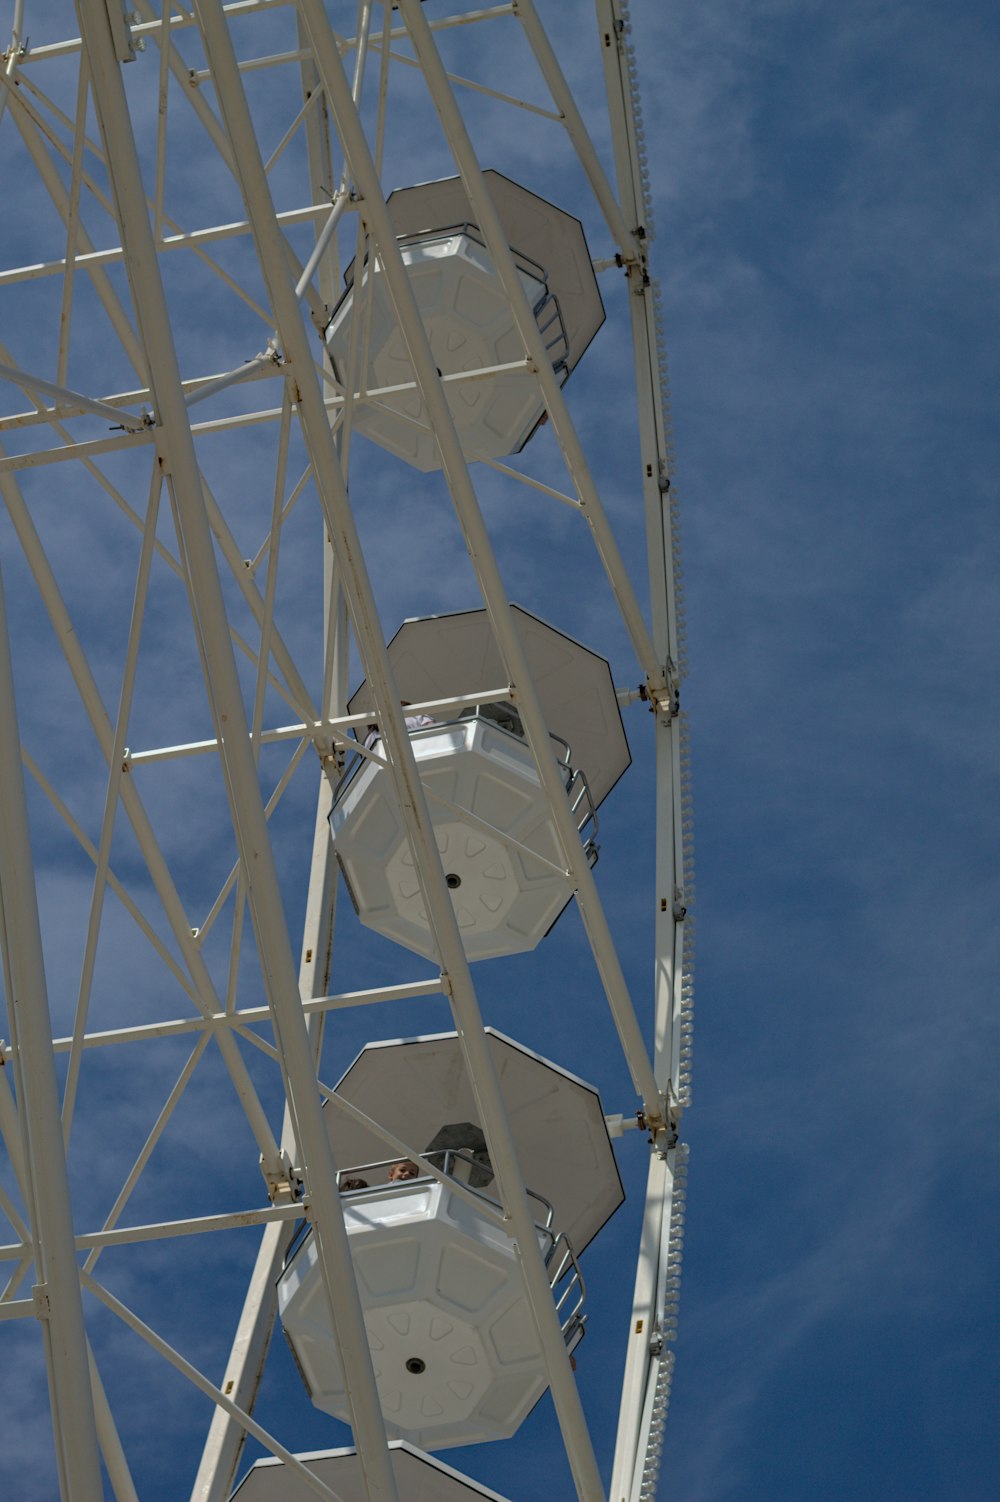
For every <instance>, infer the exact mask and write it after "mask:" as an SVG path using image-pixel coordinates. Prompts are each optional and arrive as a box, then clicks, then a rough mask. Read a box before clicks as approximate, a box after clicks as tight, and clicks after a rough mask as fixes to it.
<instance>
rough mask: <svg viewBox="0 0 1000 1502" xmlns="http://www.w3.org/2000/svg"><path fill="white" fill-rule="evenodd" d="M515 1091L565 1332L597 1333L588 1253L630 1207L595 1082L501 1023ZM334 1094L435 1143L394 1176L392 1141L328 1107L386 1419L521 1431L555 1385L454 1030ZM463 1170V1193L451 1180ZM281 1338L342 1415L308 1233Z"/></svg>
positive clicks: (505, 1075)
mask: <svg viewBox="0 0 1000 1502" xmlns="http://www.w3.org/2000/svg"><path fill="white" fill-rule="evenodd" d="M487 1031H488V1034H489V1037H490V1049H491V1052H492V1054H493V1059H494V1066H495V1068H496V1071H497V1074H498V1077H499V1080H500V1085H501V1090H502V1092H503V1097H504V1103H505V1106H506V1108H507V1112H508V1115H509V1118H510V1122H511V1129H512V1132H513V1134H514V1139H515V1143H516V1146H517V1151H518V1157H519V1159H520V1161H521V1167H522V1171H523V1172H524V1175H525V1179H526V1183H527V1187H528V1191H529V1195H530V1196H531V1201H532V1203H533V1204H534V1205H535V1206H537V1211H538V1214H537V1234H538V1239H539V1245H540V1247H541V1249H542V1252H543V1256H544V1257H545V1261H546V1266H547V1267H548V1269H549V1276H550V1282H551V1286H552V1289H553V1298H554V1299H555V1301H556V1305H557V1309H558V1312H559V1317H560V1323H561V1325H562V1329H563V1338H564V1340H565V1342H566V1345H567V1348H568V1349H569V1350H570V1351H572V1350H573V1349H574V1348H575V1346H576V1345H577V1344H578V1343H579V1341H580V1339H581V1338H582V1336H583V1333H584V1328H585V1320H586V1317H585V1315H584V1312H583V1300H584V1287H583V1281H582V1278H581V1276H580V1271H579V1266H578V1263H577V1255H578V1253H579V1252H580V1251H582V1249H583V1248H584V1247H585V1246H586V1245H587V1244H588V1243H589V1242H590V1241H591V1240H592V1238H593V1237H594V1236H595V1235H596V1234H597V1232H598V1231H599V1230H600V1228H601V1226H602V1225H603V1224H604V1223H605V1221H606V1220H607V1219H608V1217H609V1216H610V1215H612V1214H613V1213H614V1211H615V1210H616V1209H617V1207H618V1205H619V1204H620V1203H621V1201H622V1198H623V1194H622V1188H621V1181H620V1179H619V1177H618V1170H617V1166H616V1164H615V1159H614V1153H613V1151H612V1149H611V1144H610V1140H609V1138H608V1133H607V1128H606V1126H605V1121H604V1115H603V1112H602V1110H601V1104H600V1100H599V1098H598V1096H597V1094H596V1092H595V1091H594V1090H593V1089H592V1087H591V1086H589V1085H587V1084H585V1083H584V1082H583V1081H582V1080H579V1079H577V1078H576V1076H574V1075H571V1074H568V1073H567V1072H566V1071H565V1070H563V1069H560V1068H559V1067H558V1066H557V1065H554V1064H551V1063H550V1062H549V1061H548V1060H546V1059H542V1058H541V1057H540V1056H539V1055H537V1054H534V1053H531V1052H530V1051H529V1050H527V1049H525V1048H522V1047H521V1046H520V1045H519V1044H517V1043H514V1042H512V1041H511V1040H510V1039H509V1038H505V1037H504V1036H503V1035H502V1034H500V1033H497V1032H494V1031H493V1030H492V1029H488V1030H487ZM335 1093H336V1095H337V1096H339V1097H341V1098H343V1099H344V1100H345V1101H348V1102H350V1103H351V1104H352V1105H354V1106H356V1107H358V1108H359V1109H360V1110H363V1111H364V1112H365V1114H366V1115H371V1116H373V1117H376V1116H377V1118H378V1120H379V1121H380V1123H381V1125H382V1126H383V1127H384V1128H385V1129H386V1130H388V1131H391V1132H392V1133H393V1134H394V1135H395V1136H397V1137H399V1138H400V1139H401V1140H403V1141H406V1142H411V1143H412V1142H418V1143H420V1144H422V1145H423V1146H422V1153H421V1154H420V1155H418V1156H421V1157H422V1159H423V1163H422V1165H421V1166H424V1167H426V1164H428V1163H430V1164H433V1165H434V1166H436V1167H438V1168H440V1169H441V1170H442V1171H443V1172H444V1173H445V1175H446V1176H447V1178H446V1181H445V1182H442V1181H441V1180H439V1179H437V1178H435V1177H434V1176H432V1175H430V1174H428V1173H426V1172H425V1173H424V1174H422V1175H421V1176H419V1177H418V1178H415V1179H409V1180H404V1181H401V1182H395V1183H390V1182H387V1175H388V1171H389V1169H390V1167H391V1164H392V1163H393V1162H395V1161H398V1160H394V1159H388V1160H387V1159H386V1158H385V1156H384V1145H381V1144H380V1139H379V1138H378V1137H377V1136H376V1135H374V1134H373V1133H371V1132H370V1131H368V1130H367V1129H366V1128H364V1127H362V1126H359V1125H358V1124H357V1123H356V1122H355V1121H353V1120H352V1119H350V1118H348V1117H346V1116H344V1115H343V1114H342V1113H341V1112H339V1111H336V1110H335V1109H331V1111H330V1137H331V1144H332V1146H333V1149H334V1156H335V1160H336V1162H337V1163H338V1165H340V1168H341V1182H342V1183H343V1182H344V1181H345V1180H346V1181H350V1180H352V1179H356V1178H358V1177H360V1178H363V1179H364V1180H365V1181H366V1186H365V1187H363V1188H357V1189H352V1190H348V1191H347V1192H345V1194H344V1213H345V1220H346V1224H347V1233H348V1238H349V1240H350V1244H351V1254H352V1259H353V1262H354V1268H355V1273H356V1275H357V1279H358V1287H359V1292H360V1295H361V1302H362V1306H363V1308H364V1311H365V1324H366V1327H367V1330H368V1338H369V1344H370V1346H371V1350H372V1356H373V1361H374V1365H375V1370H376V1377H377V1382H378V1390H379V1396H380V1400H381V1404H382V1409H383V1413H384V1416H385V1420H386V1425H387V1428H388V1430H389V1432H390V1433H391V1434H393V1435H396V1436H401V1437H405V1438H407V1439H410V1440H411V1441H413V1442H414V1443H417V1444H420V1445H421V1446H424V1447H426V1448H428V1449H433V1450H439V1449H444V1448H446V1447H448V1446H450V1445H458V1444H474V1443H477V1442H479V1441H484V1440H491V1439H502V1438H507V1437H509V1436H510V1435H512V1434H513V1433H514V1432H515V1431H516V1430H517V1428H518V1427H519V1425H520V1424H521V1422H522V1421H523V1419H524V1418H525V1417H526V1416H527V1414H528V1413H529V1412H530V1411H531V1409H532V1407H533V1406H534V1404H535V1403H536V1402H537V1400H538V1398H539V1397H540V1396H541V1394H542V1393H543V1392H544V1390H545V1387H546V1385H547V1379H546V1375H545V1363H544V1360H543V1356H542V1351H541V1348H540V1346H539V1343H538V1338H537V1335H536V1332H535V1328H534V1323H533V1321H532V1318H531V1314H530V1311H529V1308H528V1304H527V1300H526V1298H525V1292H524V1286H523V1283H522V1279H521V1274H520V1272H519V1270H518V1266H517V1262H516V1259H515V1253H514V1247H513V1244H512V1243H511V1242H510V1241H509V1240H508V1238H507V1235H506V1232H505V1231H504V1229H503V1227H502V1225H500V1224H498V1222H497V1215H496V1211H497V1208H498V1206H497V1201H496V1200H495V1199H494V1198H493V1192H495V1191H493V1188H492V1177H493V1175H492V1169H491V1167H490V1164H489V1159H488V1155H487V1153H486V1151H485V1139H484V1137H483V1134H482V1130H481V1128H480V1126H479V1123H478V1120H477V1110H476V1104H475V1099H474V1096H473V1092H472V1088H471V1085H470V1083H469V1081H468V1078H467V1076H466V1074H465V1072H464V1069H463V1067H462V1057H461V1050H460V1046H459V1041H458V1037H457V1035H456V1034H454V1033H447V1034H443V1035H440V1036H436V1037H428V1038H416V1039H411V1040H409V1041H396V1042H392V1043H380V1044H370V1045H368V1047H367V1048H365V1049H364V1051H363V1052H362V1053H361V1054H360V1055H359V1057H358V1058H357V1059H356V1060H355V1062H354V1064H353V1065H352V1066H351V1068H350V1069H349V1070H348V1072H347V1074H346V1075H345V1076H344V1078H343V1079H342V1080H341V1082H340V1084H339V1085H338V1086H337V1089H336V1092H335ZM452 1180H458V1181H459V1182H460V1183H461V1184H462V1189H459V1188H457V1187H453V1185H452V1182H451V1181H452ZM278 1308H279V1312H280V1314H281V1320H282V1324H283V1326H284V1329H285V1334H286V1336H287V1338H288V1340H289V1343H290V1345H291V1347H292V1350H293V1352H294V1354H295V1357H296V1360H297V1362H298V1365H299V1369H300V1371H301V1373H302V1376H303V1379H304V1381H305V1383H306V1386H307V1388H308V1390H309V1393H310V1396H311V1398H312V1400H313V1402H314V1403H315V1404H316V1406H317V1407H319V1408H321V1409H323V1410H324V1411H326V1412H328V1413H331V1414H333V1415H335V1416H336V1417H338V1418H341V1419H343V1418H346V1417H347V1415H348V1407H347V1394H346V1391H345V1384H344V1373H343V1369H342V1366H341V1362H340V1359H339V1354H338V1351H337V1345H336V1340H335V1337H334V1333H333V1330H332V1328H331V1325H330V1322H329V1316H328V1313H327V1307H326V1303H325V1300H324V1295H323V1288H322V1282H321V1277H320V1270H319V1266H318V1262H317V1258H316V1249H315V1245H314V1242H313V1238H312V1235H311V1233H310V1232H308V1231H307V1232H306V1233H305V1235H304V1236H303V1237H302V1238H301V1239H300V1240H299V1241H298V1242H297V1243H296V1244H294V1245H293V1247H292V1250H291V1252H290V1254H289V1257H288V1259H287V1262H286V1266H285V1269H284V1272H283V1273H282V1275H281V1278H280V1280H279V1284H278Z"/></svg>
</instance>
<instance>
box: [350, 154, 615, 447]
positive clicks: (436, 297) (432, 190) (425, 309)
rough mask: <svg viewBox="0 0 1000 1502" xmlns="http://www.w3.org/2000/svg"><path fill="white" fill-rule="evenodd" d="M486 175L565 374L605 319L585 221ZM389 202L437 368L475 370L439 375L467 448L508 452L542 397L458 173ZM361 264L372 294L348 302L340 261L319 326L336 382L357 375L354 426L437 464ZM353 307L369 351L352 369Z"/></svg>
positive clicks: (387, 313) (408, 372) (403, 364)
mask: <svg viewBox="0 0 1000 1502" xmlns="http://www.w3.org/2000/svg"><path fill="white" fill-rule="evenodd" d="M486 178H487V181H488V182H489V185H490V191H491V196H492V198H493V200H494V204H495V206H496V209H497V212H498V214H499V216H500V221H501V224H502V225H503V228H504V231H505V233H506V235H507V239H508V242H509V244H510V247H511V249H512V251H513V252H514V257H515V263H516V265H517V269H518V274H519V276H520V279H521V286H522V288H523V289H524V292H525V294H526V295H527V298H528V302H529V304H530V306H531V308H532V310H533V312H534V315H535V320H536V322H537V324H538V327H539V329H540V330H541V332H542V335H543V337H544V340H545V344H546V348H547V350H548V352H549V355H550V358H551V361H552V366H553V369H554V370H556V371H557V372H558V373H559V374H560V376H561V377H562V378H563V379H565V378H566V376H568V375H569V372H570V371H571V370H572V369H573V367H574V365H576V363H577V361H578V360H579V359H580V356H581V355H582V354H583V351H584V350H585V349H586V347H587V345H588V344H589V343H590V341H591V340H592V339H593V337H594V335H595V334H596V332H597V330H598V329H599V328H600V326H601V324H602V323H603V321H604V308H603V305H602V303H601V296H600V293H599V292H598V290H597V280H596V278H595V276H594V272H593V267H592V265H591V260H590V254H589V252H588V250H587V242H586V240H585V239H584V235H583V228H582V226H581V224H580V222H579V220H577V219H574V218H573V217H572V215H570V214H566V213H564V212H563V210H562V209H558V208H556V207H555V205H554V204H551V203H548V202H546V200H545V199H542V198H538V197H537V196H536V195H535V194H534V193H529V192H528V190H527V189H526V188H522V187H520V186H519V185H518V184H517V183H514V182H511V181H510V179H509V178H506V177H503V176H502V175H501V174H500V173H499V172H487V173H486ZM388 207H389V213H390V215H391V217H392V223H393V228H394V229H395V231H396V234H397V237H398V239H399V243H400V248H401V251H402V256H403V261H404V264H405V265H406V268H407V273H408V275H409V279H410V281H411V283H412V285H413V291H414V294H415V296H416V299H417V305H418V307H419V309H420V314H421V318H422V319H423V322H424V326H425V327H426V329H427V335H428V338H429V340H430V345H431V349H432V351H433V353H434V358H435V360H436V362H437V365H438V369H439V370H440V372H441V374H442V375H443V376H445V377H448V376H459V375H462V374H469V373H471V372H475V377H474V379H471V380H465V381H458V382H455V383H451V382H446V385H445V389H446V392H447V394H448V402H449V406H450V407H451V412H452V416H453V418H454V420H455V424H456V427H457V428H458V432H459V436H460V439H461V442H462V448H463V450H464V452H465V454H466V456H467V457H468V458H469V459H484V458H499V457H500V456H501V455H503V454H512V453H516V452H517V451H518V450H519V449H521V448H523V447H524V445H525V444H526V443H527V441H528V439H529V438H530V437H531V435H532V433H533V432H534V430H535V428H536V427H537V426H538V423H539V421H540V419H541V417H542V414H543V412H544V404H543V402H542V399H541V396H540V393H539V387H538V384H537V382H536V381H535V380H534V379H533V377H532V375H531V373H530V371H529V370H528V369H527V368H526V365H525V351H524V344H523V342H522V339H521V336H520V334H519V333H518V331H517V328H516V326H515V323H514V318H513V315H512V313H511V310H510V302H509V300H508V298H507V295H506V293H505V292H504V289H503V286H502V285H501V282H500V279H499V277H498V276H497V273H496V270H495V269H494V266H493V262H492V260H491V259H490V256H489V253H488V251H487V250H486V248H485V246H484V244H483V240H482V236H481V235H480V233H479V230H478V228H477V226H476V225H475V223H474V222H473V217H474V216H473V214H472V210H471V208H470V207H469V201H468V199H467V197H466V195H465V190H464V188H463V187H462V183H461V180H460V179H459V178H447V179H445V180H444V181H442V182H433V183H422V184H421V185H420V186H418V187H412V188H403V189H398V190H397V191H396V192H395V193H391V194H390V195H389V199H388ZM369 271H370V268H369V265H368V264H366V265H365V267H364V269H363V271H362V275H361V286H362V289H363V290H364V292H365V293H366V294H367V293H369V292H370V297H368V296H366V297H365V298H363V299H362V304H363V305H362V307H361V308H358V306H357V304H356V300H355V295H354V292H355V287H354V264H353V262H352V264H351V266H349V267H348V270H347V283H348V285H347V290H346V292H345V293H344V295H343V297H342V298H341V300H340V302H339V303H338V305H337V307H336V309H335V310H334V314H333V317H332V319H331V321H330V323H329V325H328V327H327V330H326V347H327V351H328V353H329V357H330V361H331V364H332V366H333V370H334V374H335V376H336V377H337V379H338V381H339V382H340V383H341V385H342V386H348V385H350V386H352V387H353V388H354V389H355V390H358V387H359V385H360V386H361V391H360V399H359V401H358V403H357V405H356V407H355V415H354V427H355V429H356V430H357V431H358V432H361V433H364V434H366V435H367V436H368V437H369V438H371V439H373V440H374V441H375V442H376V443H379V444H381V445H382V447H383V448H386V449H388V450H389V451H390V452H391V453H394V454H396V455H398V457H399V458H401V459H405V460H406V461H407V463H409V464H412V465H413V466H414V467H415V468H416V469H421V470H432V469H439V468H440V458H439V456H438V450H437V444H436V442H435V439H434V435H433V433H432V432H431V430H430V428H429V426H428V422H427V416H426V413H425V410H424V406H423V402H422V400H421V398H420V395H419V392H417V391H416V390H414V389H413V380H414V377H413V369H412V366H411V365H410V359H409V355H408V354H407V351H406V346H405V343H404V340H403V336H402V333H401V332H400V329H399V327H398V325H397V323H396V319H395V315H394V313H393V308H392V302H391V300H390V297H389V294H388V292H387V290H386V288H385V285H384V283H385V278H384V276H383V275H382V274H381V268H380V266H379V264H378V262H377V261H376V263H375V269H374V273H373V274H372V275H371V285H370V287H369ZM358 316H360V317H363V318H364V319H365V320H366V321H367V323H366V338H367V350H368V358H367V365H366V366H365V369H364V370H363V371H358V370H353V371H352V369H351V365H350V352H351V349H352V341H354V339H355V331H354V323H355V319H356V317H358ZM498 367H499V368H498ZM511 367H514V368H511ZM517 367H520V368H517ZM399 387H403V388H407V387H408V388H409V389H403V390H399V389H398V388H399ZM392 388H397V389H392Z"/></svg>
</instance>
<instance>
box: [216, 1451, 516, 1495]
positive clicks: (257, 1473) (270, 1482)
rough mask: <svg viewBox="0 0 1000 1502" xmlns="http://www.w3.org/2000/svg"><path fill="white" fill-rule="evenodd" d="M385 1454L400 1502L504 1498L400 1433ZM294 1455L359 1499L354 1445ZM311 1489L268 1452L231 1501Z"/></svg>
mask: <svg viewBox="0 0 1000 1502" xmlns="http://www.w3.org/2000/svg"><path fill="white" fill-rule="evenodd" d="M389 1454H390V1457H391V1459H392V1471H393V1475H394V1476H395V1478H396V1487H397V1490H398V1491H399V1495H400V1497H401V1498H402V1499H404V1502H504V1498H503V1497H501V1496H500V1495H499V1493H497V1492H494V1491H491V1490H490V1488H489V1487H488V1486H481V1485H480V1484H479V1482H478V1481H471V1480H470V1479H469V1477H468V1476H461V1475H459V1473H458V1471H456V1470H453V1469H452V1467H451V1466H450V1465H445V1464H444V1462H443V1461H441V1460H436V1459H435V1458H434V1456H433V1455H426V1454H425V1453H424V1451H423V1450H418V1449H416V1447H415V1446H413V1445H410V1444H407V1442H406V1440H404V1439H394V1440H390V1441H389ZM295 1458H296V1460H299V1461H301V1462H302V1464H303V1465H304V1466H305V1468H306V1470H307V1471H309V1472H310V1473H311V1474H312V1475H313V1476H315V1477H316V1478H317V1480H319V1481H322V1482H323V1483H324V1484H325V1485H326V1486H328V1487H330V1489H331V1490H332V1491H334V1492H336V1494H337V1496H338V1497H339V1498H340V1502H365V1488H364V1481H363V1478H362V1474H361V1462H360V1461H359V1459H358V1452H357V1451H356V1450H353V1449H344V1450H314V1451H312V1452H311V1453H310V1454H308V1455H297V1456H296V1457H295ZM315 1495H316V1494H315V1492H313V1491H312V1489H311V1488H310V1487H309V1485H308V1484H307V1483H306V1482H305V1481H303V1480H302V1478H301V1477H300V1476H298V1475H296V1473H295V1472H294V1471H292V1470H291V1469H290V1467H288V1466H287V1465H285V1464H284V1463H283V1462H282V1461H280V1460H278V1459H277V1458H275V1457H273V1456H268V1457H267V1458H266V1459H264V1460H258V1461H257V1463H256V1465H253V1466H251V1468H250V1470H249V1471H248V1472H247V1474H246V1476H244V1478H243V1480H242V1481H241V1483H240V1485H239V1486H238V1487H237V1488H236V1491H235V1492H234V1493H233V1502H314V1499H315Z"/></svg>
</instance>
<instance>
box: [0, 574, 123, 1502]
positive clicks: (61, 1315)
mask: <svg viewBox="0 0 1000 1502" xmlns="http://www.w3.org/2000/svg"><path fill="white" fill-rule="evenodd" d="M0 929H2V940H3V954H4V972H5V976H4V978H5V982H6V986H7V1016H8V1021H9V1025H10V1030H11V1037H12V1040H13V1044H14V1058H15V1069H16V1076H17V1083H18V1095H19V1100H18V1109H19V1116H20V1123H21V1134H22V1144H23V1161H24V1169H25V1188H26V1190H27V1195H28V1199H29V1203H30V1207H31V1230H32V1239H33V1243H34V1247H33V1251H34V1258H35V1277H36V1279H37V1282H36V1286H35V1289H34V1292H33V1298H34V1300H35V1313H36V1315H37V1317H38V1318H39V1320H40V1322H41V1327H42V1331H43V1335H44V1342H45V1358H46V1365H47V1368H48V1372H49V1384H50V1390H51V1393H52V1400H53V1402H52V1406H53V1417H54V1427H55V1441H56V1453H57V1459H58V1469H59V1484H60V1489H61V1493H62V1496H63V1499H64V1502H93V1499H94V1498H95V1497H99V1496H100V1495H101V1468H100V1460H99V1458H98V1450H97V1431H96V1427H95V1420H94V1404H93V1398H92V1396H91V1390H90V1373H89V1370H88V1363H87V1337H86V1332H85V1329H84V1323H83V1303H82V1299H81V1296H80V1281H79V1273H78V1269H77V1263H76V1255H75V1250H74V1246H73V1211H72V1207H71V1204H70V1196H69V1178H68V1175H67V1171H66V1158H65V1154H64V1152H63V1142H62V1132H61V1130H60V1125H59V1092H58V1087H57V1084H56V1071H55V1060H54V1055H53V1052H52V1022H51V1018H50V1016H49V1002H48V995H47V993H46V989H45V963H44V959H43V951H42V934H41V928H40V925H39V919H38V904H37V898H36V895H35V874H34V866H33V863H32V859H31V835H30V832H29V829H28V815H27V809H26V806H25V801H24V779H23V776H22V773H21V745H20V740H19V737H18V721H17V708H16V704H15V700H14V673H13V666H12V663H11V658H10V645H9V642H8V638H7V612H6V606H5V604H4V597H3V582H2V579H0Z"/></svg>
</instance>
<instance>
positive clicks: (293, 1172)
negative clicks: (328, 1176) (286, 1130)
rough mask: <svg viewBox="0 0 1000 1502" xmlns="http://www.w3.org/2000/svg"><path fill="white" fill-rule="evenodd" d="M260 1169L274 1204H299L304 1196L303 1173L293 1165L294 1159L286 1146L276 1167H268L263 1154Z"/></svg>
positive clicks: (268, 1194) (269, 1196)
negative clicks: (286, 1149)
mask: <svg viewBox="0 0 1000 1502" xmlns="http://www.w3.org/2000/svg"><path fill="white" fill-rule="evenodd" d="M260 1171H261V1173H262V1174H263V1175H264V1183H265V1184H266V1185H267V1197H268V1199H269V1200H270V1201H271V1204H272V1205H295V1204H298V1202H299V1200H300V1199H301V1198H302V1189H303V1184H302V1173H301V1170H300V1169H298V1168H295V1167H293V1165H292V1160H291V1158H290V1157H289V1155H288V1153H287V1152H286V1151H285V1149H284V1148H282V1150H281V1154H280V1156H279V1158H278V1165H277V1167H276V1168H267V1167H266V1166H265V1164H264V1158H263V1156H261V1159H260Z"/></svg>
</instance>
